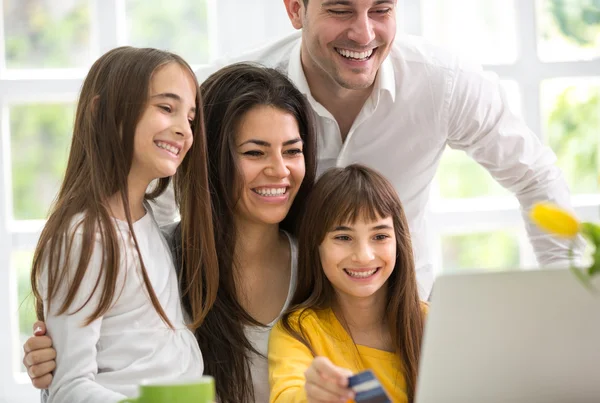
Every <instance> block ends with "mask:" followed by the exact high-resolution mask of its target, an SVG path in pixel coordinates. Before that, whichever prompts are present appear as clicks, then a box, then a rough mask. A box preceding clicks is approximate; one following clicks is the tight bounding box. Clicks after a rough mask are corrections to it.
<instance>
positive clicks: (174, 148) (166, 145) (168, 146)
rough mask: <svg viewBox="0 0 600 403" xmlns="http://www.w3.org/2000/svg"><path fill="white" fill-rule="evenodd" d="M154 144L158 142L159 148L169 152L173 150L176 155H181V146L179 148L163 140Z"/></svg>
mask: <svg viewBox="0 0 600 403" xmlns="http://www.w3.org/2000/svg"><path fill="white" fill-rule="evenodd" d="M154 144H156V145H157V146H158V147H159V148H162V149H165V150H167V151H169V152H172V153H173V154H175V155H179V148H177V147H174V146H172V145H170V144H167V143H163V142H162V141H157V142H155V143H154Z"/></svg>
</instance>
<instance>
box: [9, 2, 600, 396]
mask: <svg viewBox="0 0 600 403" xmlns="http://www.w3.org/2000/svg"><path fill="white" fill-rule="evenodd" d="M1 3H2V8H1V9H0V194H1V195H2V196H1V197H0V323H1V324H2V330H1V331H0V357H2V359H0V380H1V381H2V387H1V388H0V401H2V402H6V403H15V402H19V403H21V402H24V403H30V402H31V403H33V402H37V401H39V394H38V393H37V391H35V390H33V388H32V387H31V386H30V384H29V381H28V378H27V375H26V374H25V373H23V368H22V365H21V363H20V362H21V359H22V353H21V345H22V341H23V339H24V338H26V337H27V335H28V334H29V333H30V331H31V330H30V329H31V323H32V322H33V320H34V314H33V310H32V308H33V307H32V304H31V302H32V301H31V298H30V288H29V276H28V275H29V269H30V265H31V258H32V252H33V250H34V248H35V245H36V242H37V239H38V236H39V231H40V230H41V228H42V226H43V220H44V218H45V216H46V214H47V211H48V207H49V206H50V204H51V202H52V200H53V198H54V196H55V194H56V191H57V189H58V186H59V183H60V180H61V176H62V174H63V172H64V167H65V163H66V160H65V155H66V154H67V152H68V147H69V144H70V138H71V126H72V122H73V114H74V105H75V102H76V99H77V94H78V91H79V88H80V86H81V83H82V80H83V77H84V76H85V74H86V71H87V69H88V68H89V66H90V64H91V63H92V62H93V61H94V60H96V59H97V58H98V57H99V56H100V55H101V54H102V53H104V52H105V51H107V50H109V49H111V48H114V47H116V46H121V45H127V44H131V45H135V46H153V47H158V48H163V49H168V50H172V51H174V52H177V53H180V54H181V55H182V56H183V57H184V58H186V60H188V61H189V62H190V63H191V64H192V65H193V67H195V68H201V67H202V66H203V65H204V64H206V63H210V62H212V61H214V60H216V59H218V58H221V57H224V56H235V55H239V54H241V53H243V52H244V51H248V50H250V49H251V48H254V47H256V46H258V45H261V44H263V43H266V42H267V41H269V40H274V39H275V38H277V37H279V36H281V35H283V34H286V33H289V32H291V31H292V30H293V29H292V28H291V26H290V24H289V21H288V19H287V16H286V13H285V10H284V8H283V6H282V4H281V0H251V1H250V0H248V1H245V0H218V1H217V0H170V1H167V2H163V1H159V0H1ZM399 4H400V6H401V7H400V10H399V14H398V16H399V19H400V21H399V22H400V23H399V26H400V28H401V29H403V30H404V31H406V32H408V33H412V34H418V35H424V36H426V37H428V38H429V39H431V40H433V41H434V42H439V43H441V44H443V45H446V46H448V47H450V48H452V49H454V50H455V51H457V52H459V53H461V54H462V55H464V56H465V57H469V58H471V59H475V60H479V61H480V62H482V63H484V64H485V67H486V69H488V70H490V71H492V72H495V73H497V74H498V75H499V76H500V78H501V80H502V85H503V87H504V89H505V90H506V94H507V97H508V99H509V100H510V103H511V107H512V108H513V110H514V112H515V113H517V114H520V115H522V116H523V118H524V119H525V120H526V122H527V123H528V125H529V126H530V127H531V128H532V129H533V131H534V132H536V133H538V134H539V135H540V136H541V138H542V139H543V141H544V142H546V144H548V145H550V146H551V147H553V148H554V150H555V151H556V153H557V156H558V164H559V165H560V166H561V167H562V168H563V170H564V171H565V175H566V177H567V179H568V181H569V184H570V186H571V188H572V189H573V192H574V195H575V196H574V204H575V206H576V209H577V212H578V213H579V215H580V216H581V217H582V218H584V219H595V220H597V219H598V218H599V217H598V204H599V201H600V198H599V197H598V193H599V189H598V186H599V185H598V182H597V175H598V172H599V167H600V136H598V133H600V121H599V117H600V113H599V108H600V100H599V99H600V73H599V72H600V59H599V57H600V50H599V49H600V43H599V42H598V41H599V40H600V21H599V19H598V15H599V12H598V2H597V1H595V0H578V1H559V0H536V1H510V2H507V1H504V0H487V1H479V0H399ZM594 5H595V6H594ZM594 7H595V8H594ZM233 27H235V29H233ZM239 32H243V33H244V35H243V36H240V34H239ZM474 32H476V33H477V35H474V34H473V33H474ZM201 78H202V77H201ZM434 188H435V189H434V194H433V197H432V203H431V209H432V215H433V219H432V220H431V222H432V223H433V225H434V230H435V231H434V238H432V240H431V241H432V243H433V244H434V245H436V247H435V250H436V251H437V252H436V253H437V255H436V260H437V261H438V270H441V271H442V272H458V271H465V270H498V269H502V268H521V267H530V266H533V265H534V263H535V260H534V257H533V252H532V251H531V247H530V246H529V243H528V241H527V237H526V235H525V232H524V230H523V226H522V219H521V216H520V213H519V209H518V205H517V203H516V201H515V200H514V198H512V196H510V195H509V194H508V192H507V191H506V190H504V189H502V188H501V187H500V186H498V185H497V184H496V183H495V182H494V181H493V180H492V179H491V178H490V176H489V175H488V174H487V172H485V170H483V168H481V167H479V166H478V165H477V164H475V163H474V162H473V161H471V160H470V159H469V158H467V157H466V156H464V155H463V154H462V153H461V152H459V151H453V150H449V151H448V152H447V153H446V154H445V156H444V158H443V161H442V166H441V169H440V170H439V175H438V177H437V178H436V186H435V187H434ZM473 250H478V251H483V253H472V251H473ZM6 357H7V358H6Z"/></svg>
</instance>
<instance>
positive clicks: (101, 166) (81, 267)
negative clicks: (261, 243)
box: [31, 47, 216, 325]
mask: <svg viewBox="0 0 600 403" xmlns="http://www.w3.org/2000/svg"><path fill="white" fill-rule="evenodd" d="M170 63H177V64H178V65H180V66H182V67H183V68H184V69H185V70H187V71H189V73H190V75H191V76H192V77H193V79H194V80H195V79H196V78H195V75H194V73H193V71H192V69H191V68H190V66H189V65H188V64H187V63H186V62H185V61H184V60H183V59H182V58H181V57H179V56H177V55H175V54H173V53H169V52H164V51H161V50H157V49H151V48H133V47H120V48H116V49H113V50H111V51H109V52H107V53H106V54H104V55H103V56H102V57H100V58H99V59H98V60H97V61H96V62H95V63H94V64H93V65H92V67H91V69H90V71H89V73H88V74H87V76H86V78H85V80H84V82H83V86H82V89H81V93H80V96H79V101H78V104H77V112H76V118H75V124H74V128H73V139H72V142H71V149H70V153H69V160H68V163H67V169H66V173H65V177H64V180H63V182H62V185H61V188H60V191H59V193H58V196H57V199H56V201H55V202H54V204H53V206H52V208H51V210H50V215H49V218H48V221H47V222H46V225H45V227H44V229H43V230H42V233H41V236H40V239H39V241H38V244H37V247H36V250H35V254H34V258H33V267H32V272H31V286H32V289H33V294H34V296H35V299H36V309H37V315H38V319H43V307H42V297H41V294H40V287H41V288H47V304H48V306H47V307H46V308H47V309H48V310H50V307H51V304H52V302H60V303H61V304H60V307H59V308H58V310H57V314H58V315H61V314H65V313H69V312H68V311H69V308H70V307H71V305H72V304H73V303H74V301H75V299H76V298H75V297H76V295H77V292H78V290H79V285H80V282H81V280H82V279H83V277H84V275H85V273H86V270H87V268H88V265H89V263H90V259H91V256H92V252H93V251H94V249H95V244H96V242H98V241H97V239H98V238H97V235H98V234H99V239H100V241H99V242H100V244H101V248H99V249H100V250H101V251H102V263H101V268H100V271H99V273H98V276H97V278H96V283H95V286H94V288H93V290H92V291H91V295H89V298H88V299H87V300H86V302H84V304H83V305H82V306H76V307H73V308H74V309H75V312H78V311H80V310H81V309H82V308H83V307H84V306H85V305H86V304H87V303H89V302H90V300H91V298H92V295H93V294H94V293H96V292H99V298H98V301H99V302H98V305H97V306H96V307H95V310H94V311H93V313H92V314H90V316H89V317H88V318H86V324H89V323H91V322H92V321H94V320H95V319H97V318H99V317H101V316H102V315H104V314H105V313H106V312H107V311H108V310H109V309H110V308H111V306H112V303H113V300H114V298H115V297H116V293H117V290H116V289H115V288H116V283H117V278H118V276H119V272H120V270H122V269H123V268H122V267H121V263H120V262H121V258H120V257H121V254H120V250H119V239H120V238H119V237H118V235H117V232H116V229H115V226H114V224H113V218H112V217H111V215H110V212H109V208H108V206H107V200H108V199H109V198H110V197H111V196H113V195H118V197H119V198H120V200H121V202H122V204H123V206H129V199H128V182H127V177H128V174H129V170H130V168H131V164H132V161H133V148H134V146H133V145H134V134H135V129H136V126H137V124H138V122H139V120H140V118H141V116H142V114H143V112H144V110H145V108H146V107H147V104H148V98H149V86H150V81H151V79H152V76H153V74H154V73H155V72H156V71H157V70H158V69H160V68H161V67H163V66H166V65H167V64H170ZM196 85H197V82H196ZM195 104H196V109H197V110H200V111H201V108H202V106H201V101H200V94H199V91H198V92H197V96H196V100H195ZM202 129H203V124H202V114H201V113H197V114H196V117H195V119H194V122H193V136H194V143H193V145H192V148H191V149H190V150H195V151H196V152H199V151H198V150H202V151H200V152H205V149H206V144H205V137H204V132H203V131H202ZM187 159H190V156H188V157H187ZM202 161H204V158H202ZM197 175H198V177H200V178H204V180H205V181H207V179H206V178H207V173H206V165H205V164H204V163H203V164H199V167H198V173H197ZM169 180H170V178H163V179H160V180H159V181H158V185H157V186H156V187H155V188H154V191H153V192H152V193H151V194H147V195H146V198H147V199H152V198H154V197H156V196H158V195H160V194H161V193H162V192H163V191H164V190H165V189H166V187H167V186H168V184H169ZM199 180H201V179H199ZM196 197H197V198H198V199H202V200H203V201H204V204H205V208H204V209H202V210H201V211H199V212H198V214H199V215H200V216H202V217H203V219H204V220H209V223H210V217H211V215H210V212H211V210H210V199H209V196H208V192H206V191H205V192H203V193H200V192H199V193H198V194H197V195H196ZM80 213H84V216H83V219H82V220H81V222H79V223H75V228H72V225H73V223H72V219H73V218H74V217H75V216H76V215H78V214H80ZM125 215H126V220H127V224H128V226H129V231H130V234H131V237H132V238H133V241H134V245H135V248H136V251H137V254H138V256H139V259H140V264H141V272H142V276H143V280H144V285H145V288H146V289H147V291H148V294H149V296H150V299H151V301H152V304H153V306H154V308H155V309H156V311H157V312H158V314H159V315H160V316H161V318H162V319H163V321H164V322H165V323H167V324H168V325H171V323H170V322H169V319H168V318H167V316H166V314H165V312H164V311H163V309H162V307H161V306H160V303H159V301H158V299H157V297H156V295H155V293H154V291H153V289H152V286H151V284H150V280H149V279H148V275H147V273H146V269H145V266H144V262H143V261H142V258H141V254H140V250H139V246H138V242H137V239H136V237H135V234H134V232H133V228H132V219H131V213H130V210H129V209H128V208H125ZM201 232H203V233H204V236H206V237H207V238H208V239H209V240H212V238H211V237H210V235H212V234H211V233H212V228H210V226H209V227H206V228H202V229H201ZM76 233H80V234H81V252H80V255H78V256H76V255H75V252H77V251H78V250H79V248H78V247H77V248H75V243H74V242H75V241H74V238H75V234H76ZM209 245H210V243H209ZM72 252H73V253H72ZM207 256H208V257H210V256H215V258H214V260H216V252H215V248H214V243H212V248H211V247H207V249H206V253H205V255H204V256H203V259H204V260H206V261H207V262H208V261H210V259H206V257H207ZM70 261H71V262H74V264H75V265H76V268H75V271H74V274H73V278H70V276H69V275H70V274H71V273H70V270H67V266H68V264H69V262H70ZM44 270H47V282H45V284H39V283H40V280H41V275H42V272H43V271H44ZM61 287H67V288H66V290H67V294H66V297H65V298H64V299H63V300H62V301H54V299H56V296H57V295H58V291H59V290H60V288H61Z"/></svg>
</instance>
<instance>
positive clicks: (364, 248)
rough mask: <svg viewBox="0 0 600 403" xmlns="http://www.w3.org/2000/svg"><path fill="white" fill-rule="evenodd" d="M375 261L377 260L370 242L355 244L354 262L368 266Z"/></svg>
mask: <svg viewBox="0 0 600 403" xmlns="http://www.w3.org/2000/svg"><path fill="white" fill-rule="evenodd" d="M373 259H375V254H374V253H373V248H372V247H371V245H370V244H369V243H368V242H358V243H356V244H355V247H354V251H353V253H352V261H354V262H356V263H364V264H366V263H369V262H371V261H373Z"/></svg>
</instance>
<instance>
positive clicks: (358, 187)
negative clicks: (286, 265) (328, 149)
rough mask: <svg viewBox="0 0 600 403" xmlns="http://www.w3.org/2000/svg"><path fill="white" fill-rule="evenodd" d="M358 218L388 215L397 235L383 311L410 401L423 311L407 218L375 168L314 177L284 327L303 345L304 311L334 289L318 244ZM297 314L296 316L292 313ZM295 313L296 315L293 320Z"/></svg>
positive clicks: (326, 303) (320, 304)
mask: <svg viewBox="0 0 600 403" xmlns="http://www.w3.org/2000/svg"><path fill="white" fill-rule="evenodd" d="M358 217H365V219H370V220H376V219H377V217H382V218H383V217H392V220H393V222H394V233H395V236H396V265H395V266H394V270H393V272H392V273H391V275H390V277H389V279H388V281H387V287H388V300H387V307H386V315H387V319H388V322H389V325H390V332H391V336H392V340H393V342H394V347H395V352H396V354H398V356H399V357H400V359H401V360H402V363H403V367H402V368H403V370H404V376H405V379H406V385H407V395H408V400H409V402H412V401H413V398H414V394H415V387H416V380H417V369H418V365H419V355H420V351H421V338H422V336H423V326H424V317H423V313H422V308H421V303H420V301H419V294H418V291H417V280H416V274H415V264H414V258H413V250H412V244H411V241H410V233H409V228H408V223H407V221H406V217H405V215H404V210H403V208H402V204H401V203H400V200H399V198H398V195H397V194H396V191H395V190H394V188H393V186H392V185H391V184H390V183H389V182H388V181H387V180H386V179H385V178H384V177H383V176H382V175H380V174H379V173H377V172H376V171H374V170H372V169H370V168H367V167H364V166H362V165H358V164H354V165H349V166H347V167H345V168H332V169H330V170H328V171H327V172H325V174H324V175H323V176H322V177H321V178H320V179H319V180H318V181H317V183H316V184H315V187H314V189H313V191H312V193H311V194H310V197H309V199H308V201H307V204H306V210H305V213H304V214H303V218H302V222H301V224H300V232H299V235H298V251H299V252H298V253H299V256H298V283H297V288H296V293H295V294H294V297H293V300H292V303H291V306H290V308H289V309H288V311H287V312H286V313H285V314H284V315H283V317H282V320H281V324H282V326H283V328H284V329H285V330H286V331H287V332H288V333H289V334H291V335H293V336H294V337H295V338H296V339H298V340H299V341H300V342H302V343H303V344H304V345H305V346H306V347H308V348H309V349H310V350H311V352H313V354H314V351H313V350H312V347H311V345H310V343H309V342H308V337H307V335H306V333H305V332H304V330H303V328H302V318H303V314H304V313H308V312H307V310H308V309H311V310H320V309H325V308H329V307H331V305H332V302H333V300H332V299H333V298H335V292H334V290H333V287H332V285H331V283H330V282H329V280H328V279H327V277H326V276H325V274H324V272H323V267H322V265H321V258H320V256H319V245H320V244H321V243H322V242H323V240H324V239H325V236H326V235H327V233H328V232H329V231H331V229H332V228H334V227H336V226H337V225H342V224H344V223H347V222H355V221H356V219H357V218H358ZM292 313H296V315H298V316H295V315H292ZM294 318H296V319H297V320H296V319H294Z"/></svg>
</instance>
